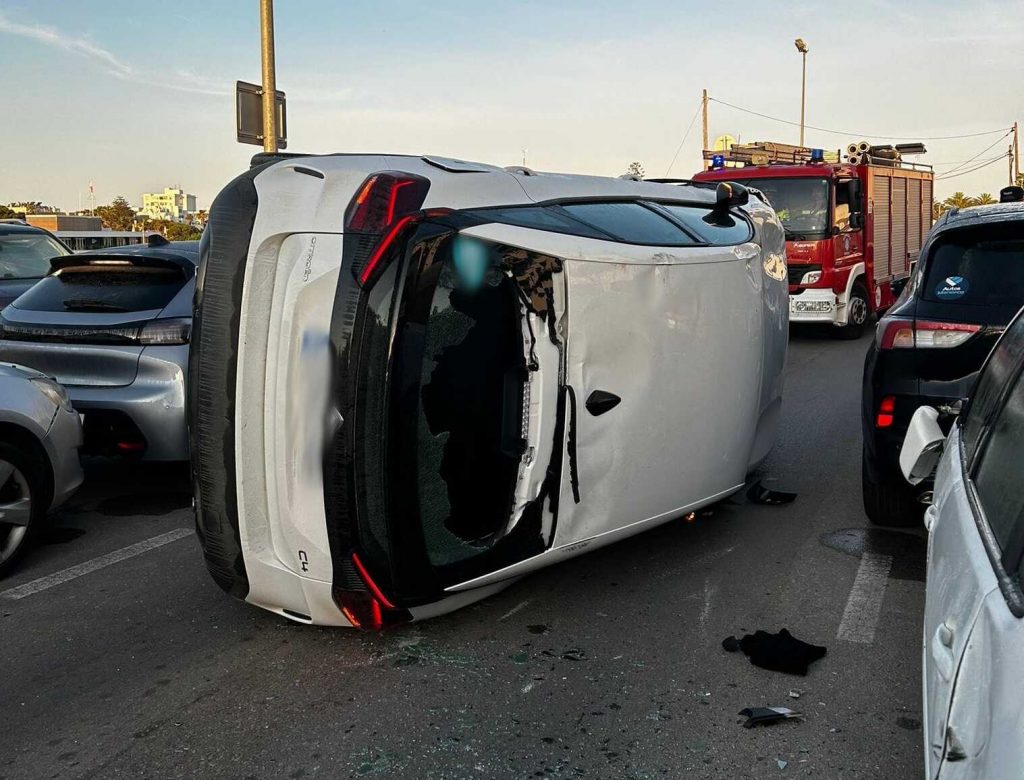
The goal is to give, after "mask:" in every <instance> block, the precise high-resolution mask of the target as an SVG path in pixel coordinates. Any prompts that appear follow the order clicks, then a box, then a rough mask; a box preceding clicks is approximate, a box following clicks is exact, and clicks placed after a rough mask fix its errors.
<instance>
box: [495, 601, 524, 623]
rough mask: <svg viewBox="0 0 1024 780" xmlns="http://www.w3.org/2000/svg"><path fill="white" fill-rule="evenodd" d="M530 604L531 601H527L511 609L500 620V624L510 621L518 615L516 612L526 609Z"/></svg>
mask: <svg viewBox="0 0 1024 780" xmlns="http://www.w3.org/2000/svg"><path fill="white" fill-rule="evenodd" d="M529 603H530V600H529V599H527V600H526V601H521V602H519V603H518V604H516V605H515V606H514V607H512V609H510V610H509V611H508V612H506V613H505V614H504V615H502V616H501V617H500V618H498V622H499V623H500V622H501V621H503V620H508V619H509V618H510V617H512V616H513V615H514V614H516V612H519V611H520V610H522V609H525V608H526V605H527V604H529Z"/></svg>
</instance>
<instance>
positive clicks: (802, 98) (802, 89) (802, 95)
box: [800, 51, 807, 146]
mask: <svg viewBox="0 0 1024 780" xmlns="http://www.w3.org/2000/svg"><path fill="white" fill-rule="evenodd" d="M800 54H801V55H802V56H803V60H804V75H803V78H802V79H801V81H800V146H803V145H804V105H805V103H806V100H807V52H805V51H804V52H800Z"/></svg>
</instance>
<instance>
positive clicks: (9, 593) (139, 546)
mask: <svg viewBox="0 0 1024 780" xmlns="http://www.w3.org/2000/svg"><path fill="white" fill-rule="evenodd" d="M193 533H194V532H193V531H192V529H191V528H175V529H174V530H173V531H168V532H167V533H165V534H160V535H159V536H154V537H153V538H152V539H146V540H145V541H142V542H138V543H136V544H130V545H128V546H127V547H122V548H121V549H120V550H114V551H113V552H110V553H107V554H106V555H101V556H99V557H98V558H93V559H92V560H89V561H85V563H80V564H78V565H77V566H72V567H70V568H67V569H63V570H61V571H58V572H54V573H53V574H48V575H46V576H45V577H40V578H39V579H37V580H32V581H31V582H26V583H25V584H24V585H18V586H17V587H14V588H9V589H7V590H5V591H0V598H5V599H12V600H17V599H23V598H25V597H26V596H31V595H33V594H35V593H39V592H40V591H44V590H47V589H48V588H52V587H54V586H56V585H63V584H64V583H65V582H69V581H71V580H74V579H77V578H78V577H81V576H83V575H86V574H91V573H92V572H94V571H98V570H99V569H104V568H106V567H107V566H112V565H113V564H115V563H120V562H121V561H124V560H127V559H128V558H134V557H135V556H136V555H142V553H144V552H149V551H150V550H155V549H156V548H157V547H163V546H164V545H165V544H170V543H171V542H176V541H177V540H178V539H184V538H185V537H186V536H191V535H192V534H193Z"/></svg>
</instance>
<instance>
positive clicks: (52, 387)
mask: <svg viewBox="0 0 1024 780" xmlns="http://www.w3.org/2000/svg"><path fill="white" fill-rule="evenodd" d="M28 381H29V382H31V383H32V384H34V385H35V386H36V387H37V388H38V389H39V392H40V393H42V394H43V395H45V396H46V397H47V398H49V399H50V401H52V402H53V405H54V406H59V407H60V408H61V409H64V410H66V411H69V412H70V411H72V406H71V399H70V398H68V391H67V390H65V389H64V388H63V387H62V386H61V385H59V384H57V383H56V382H54V381H53V380H52V379H46V378H44V377H33V378H32V379H29V380H28Z"/></svg>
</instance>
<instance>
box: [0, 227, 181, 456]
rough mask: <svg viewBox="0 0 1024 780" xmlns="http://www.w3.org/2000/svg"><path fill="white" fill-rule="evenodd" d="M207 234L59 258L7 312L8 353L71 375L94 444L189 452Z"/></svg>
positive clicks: (102, 450) (1, 333)
mask: <svg viewBox="0 0 1024 780" xmlns="http://www.w3.org/2000/svg"><path fill="white" fill-rule="evenodd" d="M197 262H198V242H195V241H181V242H174V243H169V244H165V245H164V246H160V247H143V246H138V247H123V248H118V249H106V250H97V251H94V252H81V253H78V254H74V255H69V256H66V257H57V258H54V259H53V260H52V261H51V263H50V273H49V274H48V275H47V276H46V277H45V278H43V279H42V280H41V281H40V282H39V283H38V284H36V285H35V286H34V287H32V288H31V289H30V290H28V291H27V292H25V293H24V294H22V295H21V296H20V297H19V298H17V299H16V300H15V301H14V302H13V303H11V304H10V305H9V306H7V307H6V308H5V309H4V310H3V311H2V312H0V360H3V361H10V362H12V363H18V364H21V365H26V366H31V367H32V368H35V369H37V370H39V371H42V372H43V373H45V374H47V375H49V376H53V377H55V378H56V379H57V381H59V382H60V383H61V384H62V385H64V386H65V387H66V388H67V390H68V393H69V395H70V396H71V400H72V402H73V403H74V405H75V409H77V410H78V411H79V412H81V413H82V415H83V425H84V429H85V451H87V452H90V453H97V454H103V455H132V456H135V457H141V458H143V459H145V460H152V461H180V460H187V459H188V437H187V434H186V429H185V372H186V367H187V364H188V349H189V338H190V334H191V329H192V294H193V290H194V289H195V275H196V265H197Z"/></svg>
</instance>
